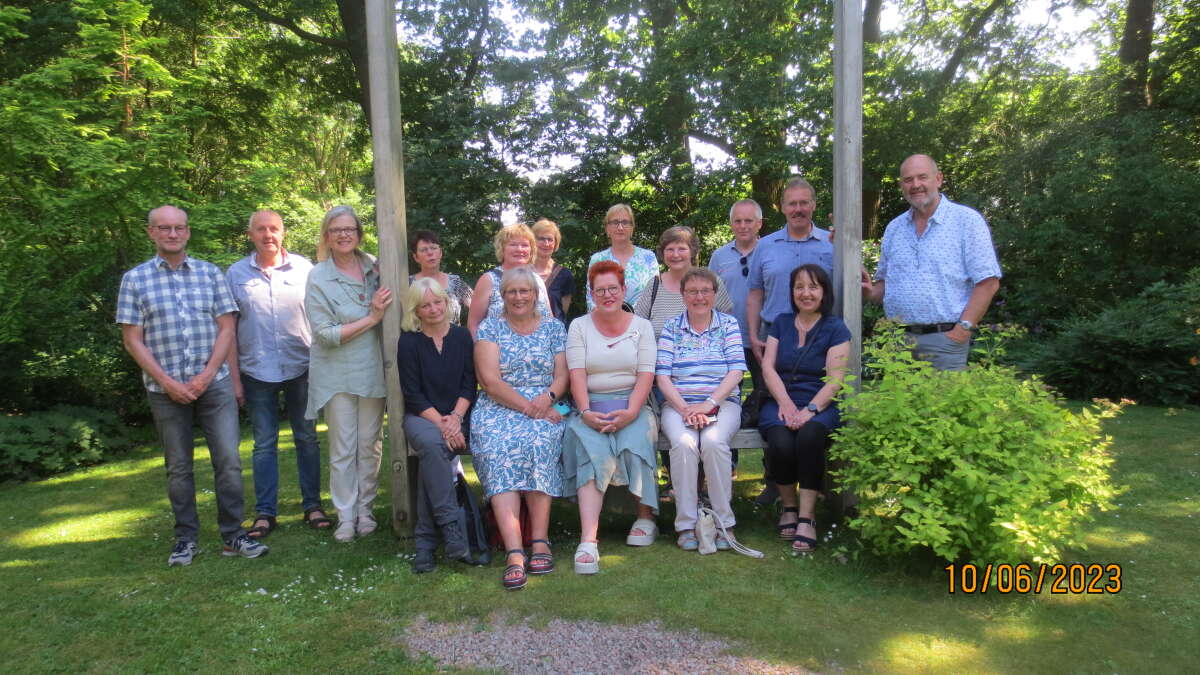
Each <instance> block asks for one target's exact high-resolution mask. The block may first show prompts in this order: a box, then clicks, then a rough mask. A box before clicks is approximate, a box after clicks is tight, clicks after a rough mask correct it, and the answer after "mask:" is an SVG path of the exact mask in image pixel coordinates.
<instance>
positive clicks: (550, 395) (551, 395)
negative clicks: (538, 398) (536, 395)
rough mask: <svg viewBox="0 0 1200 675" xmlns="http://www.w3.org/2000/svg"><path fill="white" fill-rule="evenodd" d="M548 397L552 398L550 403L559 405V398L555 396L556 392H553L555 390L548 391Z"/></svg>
mask: <svg viewBox="0 0 1200 675" xmlns="http://www.w3.org/2000/svg"><path fill="white" fill-rule="evenodd" d="M546 395H547V396H549V397H550V402H551V403H558V397H557V396H555V395H554V390H553V389H547V390H546Z"/></svg>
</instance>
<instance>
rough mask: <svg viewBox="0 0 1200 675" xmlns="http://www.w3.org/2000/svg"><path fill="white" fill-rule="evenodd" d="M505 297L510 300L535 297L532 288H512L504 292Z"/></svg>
mask: <svg viewBox="0 0 1200 675" xmlns="http://www.w3.org/2000/svg"><path fill="white" fill-rule="evenodd" d="M504 295H506V296H508V297H510V298H527V297H529V296H530V295H533V289H532V288H510V289H508V290H506V291H504Z"/></svg>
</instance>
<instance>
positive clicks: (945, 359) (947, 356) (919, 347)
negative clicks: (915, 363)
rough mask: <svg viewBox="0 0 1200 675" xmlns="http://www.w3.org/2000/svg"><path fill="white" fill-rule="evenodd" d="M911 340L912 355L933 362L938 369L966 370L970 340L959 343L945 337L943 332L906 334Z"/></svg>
mask: <svg viewBox="0 0 1200 675" xmlns="http://www.w3.org/2000/svg"><path fill="white" fill-rule="evenodd" d="M908 338H909V340H911V341H912V342H913V355H914V356H916V357H917V358H918V359H921V360H923V361H928V362H929V363H931V364H933V367H934V368H937V369H938V370H966V369H967V354H969V353H971V341H970V340H967V341H966V342H964V343H962V344H959V343H958V342H955V341H954V340H951V339H950V338H948V337H946V334H945V333H926V334H925V335H916V334H914V333H909V334H908Z"/></svg>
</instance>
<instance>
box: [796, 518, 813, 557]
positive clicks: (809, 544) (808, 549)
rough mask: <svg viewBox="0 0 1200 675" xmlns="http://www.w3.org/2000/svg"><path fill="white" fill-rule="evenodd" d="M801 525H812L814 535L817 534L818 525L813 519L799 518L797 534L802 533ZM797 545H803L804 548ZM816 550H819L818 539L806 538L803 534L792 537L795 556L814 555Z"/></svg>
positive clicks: (797, 520)
mask: <svg viewBox="0 0 1200 675" xmlns="http://www.w3.org/2000/svg"><path fill="white" fill-rule="evenodd" d="M801 525H812V526H813V534H816V530H817V524H816V523H814V522H813V519H812V518H797V519H796V531H797V532H799V531H800V526H801ZM797 544H803V546H797ZM815 550H817V540H816V539H813V538H812V537H806V536H804V535H802V534H796V535H795V536H794V537H792V553H793V554H795V555H802V554H804V553H812V552H813V551H815Z"/></svg>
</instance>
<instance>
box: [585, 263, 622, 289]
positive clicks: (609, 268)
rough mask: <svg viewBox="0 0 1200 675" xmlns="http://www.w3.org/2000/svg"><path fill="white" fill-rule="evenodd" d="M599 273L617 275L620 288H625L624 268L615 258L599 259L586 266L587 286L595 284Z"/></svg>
mask: <svg viewBox="0 0 1200 675" xmlns="http://www.w3.org/2000/svg"><path fill="white" fill-rule="evenodd" d="M601 274H615V275H617V283H618V284H620V285H621V288H625V268H623V267H621V264H620V263H618V262H616V261H615V260H601V261H600V262H598V263H596V264H595V265H592V266H591V267H590V268H588V286H591V287H593V288H594V287H595V286H596V277H598V276H600V275H601Z"/></svg>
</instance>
